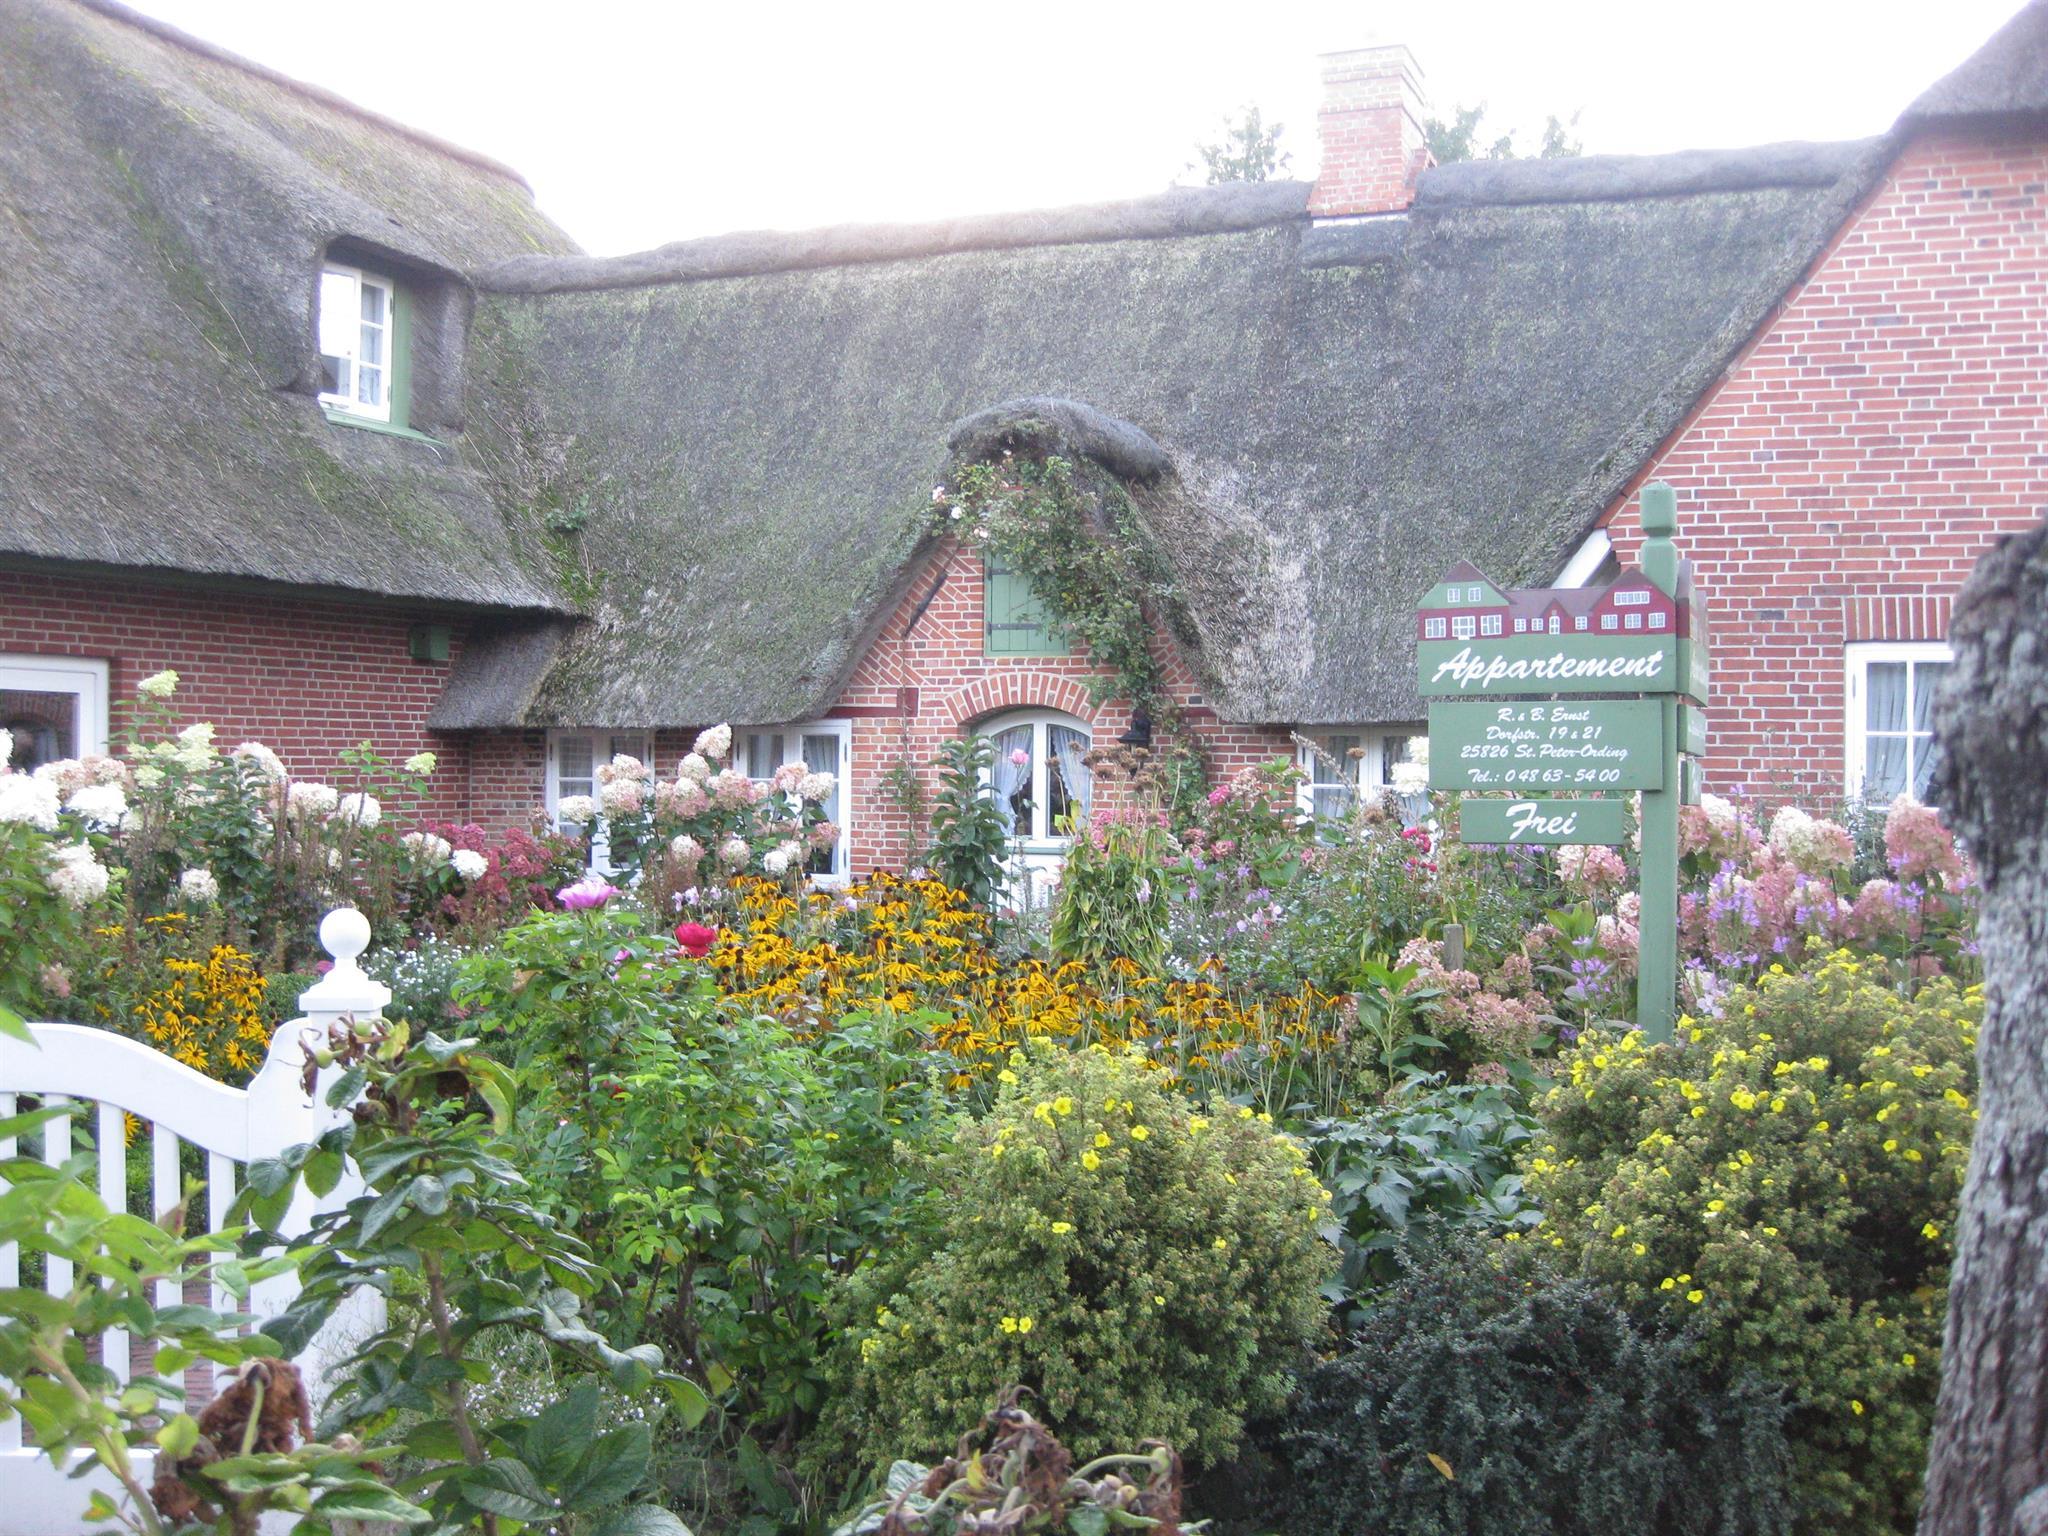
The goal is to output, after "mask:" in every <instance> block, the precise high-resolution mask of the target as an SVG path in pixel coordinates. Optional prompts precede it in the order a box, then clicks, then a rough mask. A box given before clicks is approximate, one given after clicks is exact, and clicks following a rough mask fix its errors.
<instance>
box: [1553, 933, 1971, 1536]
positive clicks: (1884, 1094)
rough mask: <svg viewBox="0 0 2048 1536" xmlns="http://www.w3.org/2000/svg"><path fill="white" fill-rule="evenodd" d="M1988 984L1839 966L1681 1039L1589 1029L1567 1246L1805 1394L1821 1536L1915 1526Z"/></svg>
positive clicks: (1731, 1355) (1562, 1246) (1734, 1356)
mask: <svg viewBox="0 0 2048 1536" xmlns="http://www.w3.org/2000/svg"><path fill="white" fill-rule="evenodd" d="M1979 998H1980V993H1979V989H1977V988H1975V987H1972V988H1970V989H1969V990H1968V991H1962V990H1959V989H1958V988H1957V987H1956V986H1955V984H1954V983H1953V982H1950V981H1946V980H1937V981H1934V982H1932V983H1930V984H1928V985H1927V986H1925V987H1923V988H1922V989H1921V991H1920V993H1919V995H1918V996H1917V997H1915V998H1912V999H1906V998H1902V997H1899V996H1898V995H1896V994H1894V993H1892V992H1890V991H1888V990H1886V989H1885V988H1884V987H1882V986H1879V985H1876V984H1874V983H1873V982H1872V981H1871V980H1870V978H1869V976H1868V975H1866V974H1864V968H1863V966H1862V965H1861V964H1860V963H1859V962H1858V961H1857V959H1856V958H1855V957H1853V956H1851V955H1850V954H1848V953H1847V952H1845V951H1844V952H1838V953H1836V954H1835V955H1833V956H1831V957H1830V958H1828V959H1827V960H1826V961H1825V962H1823V963H1822V964H1821V965H1820V966H1819V967H1818V968H1817V969H1815V970H1813V971H1811V972H1807V973H1803V974H1786V973H1784V972H1783V971H1782V969H1780V968H1778V967H1773V970H1772V973H1771V974H1767V975H1766V976H1764V977H1763V978H1762V979H1761V980H1760V981H1759V983H1758V984H1757V985H1756V986H1755V987H1753V988H1747V987H1745V988H1737V989H1736V990H1734V991H1732V992H1730V993H1729V994H1727V996H1726V998H1725V999H1724V1000H1723V1006H1722V1008H1721V1014H1720V1017H1719V1018H1718V1019H1710V1020H1699V1021H1694V1020H1692V1019H1686V1020H1684V1021H1682V1024H1681V1028H1680V1041H1679V1043H1677V1044H1673V1045H1664V1046H1649V1047H1646V1046H1642V1045H1640V1044H1639V1043H1638V1039H1637V1037H1636V1036H1634V1035H1628V1036H1625V1037H1622V1038H1620V1039H1616V1038H1615V1037H1614V1036H1612V1035H1605V1036H1602V1035H1598V1034H1588V1035H1587V1036H1586V1037H1585V1038H1583V1039H1582V1040H1581V1042H1580V1043H1579V1045H1578V1047H1577V1048H1576V1049H1575V1050H1574V1051H1573V1052H1572V1053H1571V1054H1570V1055H1569V1056H1568V1057H1567V1058H1566V1059H1565V1061H1564V1063H1563V1065H1564V1066H1565V1068H1566V1071H1567V1073H1568V1076H1567V1077H1566V1078H1565V1079H1564V1080H1562V1081H1560V1082H1559V1084H1558V1085H1557V1086H1556V1087H1555V1088H1553V1089H1552V1090H1551V1092H1550V1093H1549V1094H1548V1095H1547V1096H1546V1097H1545V1098H1544V1100H1543V1101H1542V1103H1541V1104H1540V1105H1539V1111H1540V1114H1541V1117H1542V1119H1543V1121H1544V1124H1545V1132H1546V1134H1545V1136H1544V1137H1543V1138H1542V1140H1541V1144H1540V1145H1538V1146H1536V1147H1535V1148H1534V1150H1533V1153H1532V1155H1531V1157H1530V1159H1529V1163H1528V1169H1529V1178H1528V1187H1529V1190H1530V1192H1531V1193H1532V1194H1534V1195H1535V1196H1536V1197H1537V1198H1538V1199H1539V1200H1540V1201H1541V1202H1542V1203H1543V1206H1544V1209H1545V1212H1546V1225H1545V1226H1544V1227H1543V1228H1542V1229H1541V1232H1543V1233H1548V1234H1549V1238H1550V1242H1551V1244H1552V1245H1553V1246H1554V1247H1555V1248H1556V1249H1557V1250H1558V1251H1559V1252H1560V1253H1561V1254H1562V1255H1563V1257H1564V1258H1565V1259H1566V1261H1567V1262H1568V1263H1570V1264H1571V1265H1573V1266H1574V1267H1576V1268H1577V1269H1578V1270H1579V1271H1580V1272H1581V1273H1583V1274H1585V1275H1586V1276H1588V1277H1589V1278H1592V1279H1594V1280H1597V1281H1599V1282H1601V1283H1603V1284H1605V1285H1607V1286H1609V1287H1611V1288H1612V1289H1613V1290H1614V1291H1615V1293H1616V1294H1617V1295H1618V1296H1619V1297H1620V1299H1621V1300H1622V1301H1623V1302H1624V1304H1626V1305H1629V1306H1631V1307H1635V1308H1645V1309H1650V1310H1652V1311H1657V1312H1663V1313H1667V1314H1669V1315H1672V1316H1675V1317H1679V1318H1683V1319H1684V1320H1685V1321H1687V1322H1688V1323H1691V1324H1694V1325H1696V1326H1697V1327H1699V1328H1700V1330H1701V1344H1700V1348H1701V1351H1702V1354H1703V1357H1704V1358H1705V1359H1706V1360H1707V1361H1709V1362H1710V1363H1712V1364H1713V1365H1715V1366H1717V1367H1718V1368H1719V1369H1721V1370H1722V1371H1723V1372H1724V1373H1732V1372H1734V1371H1737V1370H1745V1369H1754V1370H1759V1371H1763V1372H1766V1373H1768V1374H1769V1375H1771V1376H1773V1377H1775V1378H1777V1379H1778V1380H1781V1381H1784V1382H1786V1383H1788V1384H1789V1386H1790V1387H1791V1389H1792V1391H1793V1394H1794V1400H1793V1401H1794V1410H1795V1411H1794V1414H1793V1418H1792V1420H1791V1434H1792V1438H1793V1442H1794V1446H1795V1450H1796V1453H1797V1459H1798V1478H1797V1491H1798V1494H1799V1496H1800V1498H1801V1500H1802V1504H1803V1509H1802V1516H1801V1518H1802V1524H1803V1527H1804V1528H1805V1529H1807V1530H1815V1531H1818V1530H1823V1529H1827V1528H1831V1527H1835V1528H1847V1529H1853V1530H1856V1531H1858V1532H1879V1531H1905V1530H1909V1529H1911V1527H1912V1524H1913V1512H1914V1508H1915V1505H1916V1503H1917V1501H1918V1498H1919V1486H1920V1474H1921V1468H1922V1465H1923V1463H1924V1462H1925V1460H1926V1452H1927V1433H1928V1427H1929V1424H1930V1422H1931V1418H1932V1414H1933V1409H1934V1394H1935V1386H1936V1383H1937V1380H1938V1378H1939V1374H1940V1368H1939V1361H1938V1358H1937V1357H1938V1350H1939V1346H1940V1343H1941V1327H1942V1312H1943V1306H1944V1300H1945V1291H1946V1287H1947V1280H1948V1266H1949V1258H1950V1227H1951V1224H1952V1222H1953V1220H1954V1217H1955V1211H1956V1205H1957V1201H1958V1198H1959V1196H1960V1193H1961V1190H1962V1184H1963V1174H1964V1170H1965V1168H1966V1166H1967V1164H1968V1161H1969V1151H1970V1133H1971V1128H1972V1122H1973V1121H1974V1120H1975V1118H1976V1117H1975V1111H1974V1110H1973V1109H1972V1108H1971V1096H1972V1095H1973V1094H1974V1092H1975V1090H1976V1082H1975V1071H1974V1061H1973V1050H1974V1045H1975V1039H1976V1024H1977V1018H1978V1015H1979V1012H1980V1008H1981V1004H1980V1001H1979Z"/></svg>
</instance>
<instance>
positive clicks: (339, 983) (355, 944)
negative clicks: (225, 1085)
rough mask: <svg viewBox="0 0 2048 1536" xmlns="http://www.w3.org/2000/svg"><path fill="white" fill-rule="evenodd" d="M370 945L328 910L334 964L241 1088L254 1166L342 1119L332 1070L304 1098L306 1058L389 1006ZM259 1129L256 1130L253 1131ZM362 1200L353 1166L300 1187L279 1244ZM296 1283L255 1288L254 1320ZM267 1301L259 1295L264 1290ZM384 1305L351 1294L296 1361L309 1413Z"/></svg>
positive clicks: (351, 912) (379, 1321) (358, 920)
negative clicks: (370, 959) (368, 957)
mask: <svg viewBox="0 0 2048 1536" xmlns="http://www.w3.org/2000/svg"><path fill="white" fill-rule="evenodd" d="M369 946H370V922H369V919H368V918H366V917H364V916H363V914H362V913H360V912H358V911H357V910H356V909H355V908H354V907H336V908H335V909H334V910H333V911H332V912H329V913H328V914H327V916H326V917H324V918H322V919H321V922H320V947H321V948H322V949H324V950H326V951H327V953H328V955H329V956H330V957H331V958H332V959H333V961H334V965H333V968H332V969H331V970H329V971H328V973H327V974H326V975H325V976H323V977H322V978H321V979H320V980H319V981H317V982H315V983H314V984H313V985H312V986H311V987H308V988H307V989H306V990H305V991H304V992H302V993H300V994H299V1008H300V1010H301V1012H302V1014H303V1017H301V1018H297V1019H294V1020H292V1021H291V1022H290V1023H288V1024H285V1025H283V1026H281V1027H280V1028H279V1029H278V1032H277V1034H276V1035H275V1036H274V1037H273V1038H272V1040H271V1042H270V1055H269V1057H268V1058H267V1059H266V1060H265V1061H264V1063H263V1070H262V1071H261V1072H260V1073H258V1074H257V1076H256V1079H255V1081H253V1082H252V1083H250V1084H249V1143H250V1155H251V1156H252V1157H275V1156H277V1155H278V1154H279V1153H281V1152H283V1151H284V1150H285V1148H287V1147H290V1146H294V1145H297V1144H299V1143H302V1142H310V1141H317V1140H318V1139H319V1138H320V1137H321V1136H322V1135H324V1134H325V1133H326V1132H327V1131H328V1130H330V1129H332V1128H333V1127H334V1126H337V1125H340V1124H341V1123H342V1122H344V1121H345V1120H347V1119H348V1117H349V1106H348V1105H342V1106H340V1107H339V1108H335V1107H330V1106H329V1105H328V1103H327V1091H328V1088H329V1087H330V1086H331V1085H332V1084H333V1082H334V1080H335V1079H336V1078H337V1077H339V1076H340V1075H341V1069H340V1068H338V1067H322V1068H319V1069H318V1070H317V1071H316V1072H315V1074H314V1084H313V1092H312V1093H311V1094H310V1095H308V1094H307V1093H306V1092H305V1073H306V1059H307V1058H306V1052H307V1050H308V1049H309V1048H310V1049H317V1048H318V1047H320V1046H322V1045H324V1044H326V1042H327V1038H328V1032H329V1031H330V1030H332V1029H334V1028H335V1027H336V1026H342V1027H346V1026H347V1025H349V1024H351V1023H356V1024H361V1023H370V1022H374V1021H376V1020H378V1019H381V1018H382V1017H383V1014H384V1009H385V1007H386V1006H387V1005H388V1004H389V1003H390V1002H391V989H390V988H389V987H387V986H385V985H384V984H383V983H382V982H380V981H378V980H376V979H375V978H374V977H372V976H370V975H368V974H367V973H366V972H365V971H364V970H363V968H362V965H361V963H360V960H359V957H360V956H361V955H362V953H363V951H364V950H366V949H368V948H369ZM259 1127H260V1128H259ZM362 1192H363V1181H362V1178H361V1177H360V1175H358V1173H357V1172H356V1167H355V1164H354V1162H353V1161H351V1162H349V1163H348V1164H347V1165H346V1166H345V1168H344V1169H343V1172H342V1176H341V1182H340V1183H338V1184H337V1185H335V1187H334V1188H333V1189H332V1190H330V1191H329V1192H328V1193H327V1194H326V1195H324V1196H320V1197H318V1198H316V1197H315V1196H314V1195H312V1194H311V1193H310V1192H309V1191H308V1190H307V1189H306V1187H305V1185H304V1184H303V1183H301V1184H300V1185H299V1187H298V1190H297V1192H296V1193H295V1194H294V1195H293V1196H292V1203H291V1205H290V1206H289V1207H288V1208H287V1210H286V1212H285V1216H284V1219H283V1221H281V1222H280V1223H279V1224H278V1231H279V1233H280V1234H282V1235H283V1236H284V1237H285V1238H287V1239H296V1238H299V1237H301V1236H303V1235H304V1234H305V1233H306V1232H307V1231H308V1230H309V1229H310V1228H311V1226H312V1224H313V1220H314V1218H315V1217H316V1216H318V1215H319V1214H321V1213H322V1212H324V1211H333V1210H339V1209H340V1208H341V1207H343V1206H345V1205H347V1204H348V1202H349V1201H351V1200H353V1199H354V1198H355V1197H356V1196H357V1195H359V1194H361V1193H362ZM298 1289H299V1287H298V1281H297V1279H296V1278H295V1277H294V1276H291V1275H279V1276H278V1277H277V1278H276V1279H274V1280H268V1281H265V1282H264V1284H263V1285H261V1286H258V1287H256V1291H257V1292H258V1293H259V1294H256V1295H253V1296H252V1297H251V1310H252V1311H253V1312H255V1313H256V1315H257V1316H259V1317H268V1316H273V1315H275V1314H276V1313H277V1312H279V1311H281V1310H283V1308H285V1307H286V1306H288V1305H290V1303H291V1302H292V1300H293V1299H294V1298H295V1297H296V1296H297V1294H298ZM266 1290H267V1291H268V1294H261V1293H263V1292H265V1291H266ZM383 1322H384V1301H383V1298H382V1297H380V1296H378V1295H377V1294H376V1293H375V1292H373V1291H369V1290H357V1291H354V1292H352V1293H350V1295H349V1296H348V1298H347V1299H346V1300H344V1301H343V1302H342V1304H341V1305H340V1306H339V1307H337V1308H336V1309H335V1311H334V1315H333V1316H332V1317H330V1318H329V1319H328V1320H327V1321H326V1322H325V1323H324V1324H322V1325H321V1328H320V1331H319V1332H318V1333H316V1334H315V1335H314V1336H313V1338H312V1339H311V1340H310V1341H309V1342H308V1343H307V1345H306V1348H305V1349H304V1350H303V1351H302V1352H301V1353H300V1355H299V1367H300V1370H301V1372H302V1373H303V1374H304V1376H305V1380H306V1388H307V1391H308V1392H309V1393H310V1395H311V1396H312V1399H313V1403H314V1406H315V1408H316V1409H317V1408H318V1406H319V1404H320V1403H321V1401H322V1400H323V1399H325V1397H326V1396H327V1381H326V1377H327V1374H328V1371H329V1370H330V1369H331V1368H332V1367H333V1365H334V1364H335V1362H336V1361H339V1360H344V1359H347V1358H348V1356H349V1355H351V1354H353V1353H354V1351H355V1347H356V1345H357V1344H358V1343H359V1342H360V1341H361V1340H362V1339H363V1338H364V1337H365V1336H367V1335H368V1334H369V1333H372V1332H375V1331H376V1330H377V1329H379V1328H381V1327H382V1326H383Z"/></svg>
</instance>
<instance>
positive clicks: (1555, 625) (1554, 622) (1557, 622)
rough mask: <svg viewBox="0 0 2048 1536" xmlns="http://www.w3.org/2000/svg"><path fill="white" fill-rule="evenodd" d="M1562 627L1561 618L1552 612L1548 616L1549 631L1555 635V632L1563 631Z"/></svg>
mask: <svg viewBox="0 0 2048 1536" xmlns="http://www.w3.org/2000/svg"><path fill="white" fill-rule="evenodd" d="M1563 629H1564V623H1563V621H1562V620H1561V619H1560V618H1559V617H1558V616H1557V615H1556V614H1554V613H1553V614H1552V615H1551V616H1550V632H1551V633H1552V634H1553V635H1555V634H1559V633H1561V632H1562V631H1563Z"/></svg>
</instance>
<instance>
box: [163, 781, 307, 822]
mask: <svg viewBox="0 0 2048 1536" xmlns="http://www.w3.org/2000/svg"><path fill="white" fill-rule="evenodd" d="M141 777H142V775H141V774H140V773H139V772H138V773H137V774H136V778H137V779H138V780H139V779H140V778H141ZM340 804H341V791H340V790H338V789H336V788H335V787H334V786H333V785H332V784H315V783H313V782H312V781H311V780H309V779H301V780H300V781H299V782H298V783H296V784H294V785H292V787H291V788H290V789H287V790H286V791H285V792H284V808H285V811H286V813H287V814H288V815H292V816H299V817H303V818H306V819H308V820H311V819H312V818H314V817H324V816H331V815H333V814H334V810H335V807H336V806H338V805H340Z"/></svg>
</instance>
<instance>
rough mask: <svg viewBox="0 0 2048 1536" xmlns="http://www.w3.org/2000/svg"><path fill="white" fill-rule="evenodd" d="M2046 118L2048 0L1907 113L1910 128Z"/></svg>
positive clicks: (2037, 1)
mask: <svg viewBox="0 0 2048 1536" xmlns="http://www.w3.org/2000/svg"><path fill="white" fill-rule="evenodd" d="M2044 116H2048V0H2028V4H2027V6H2026V8H2025V9H2023V10H2022V11H2021V12H2020V13H2019V14H2018V15H2017V16H2015V17H2013V19H2012V20H2011V21H2008V22H2007V23H2006V24H2005V25H2004V26H2002V27H2000V28H1999V29H1998V31H1996V32H1995V33H1993V34H1992V36H1991V40H1990V41H1989V42H1987V43H1986V44H1985V45H1984V46H1983V47H1981V48H1979V49H1978V50H1977V51H1976V52H1975V53H1973V54H1971V55H1970V57H1969V58H1968V59H1966V60H1964V61H1963V62H1962V63H1961V64H1960V65H1958V66H1957V67H1956V68H1955V69H1953V70H1951V71H1950V72H1949V73H1948V74H1946V75H1944V76H1942V77H1941V79H1939V80H1937V81H1935V83H1934V84H1933V85H1931V86H1929V87H1928V88H1927V90H1926V91H1925V92H1924V93H1923V94H1922V95H1921V97H1920V99H1919V100H1917V101H1915V102H1914V103H1913V105H1912V106H1910V107H1908V108H1907V109H1906V117H1905V121H1906V123H1907V124H1909V125H1912V124H1923V123H1938V122H1956V121H1966V120H1969V119H1973V118H1975V119H1986V118H1988V119H1993V120H2012V121H2021V122H2032V123H2036V124H2038V123H2039V121H2040V120H2041V119H2042V118H2043V117H2044Z"/></svg>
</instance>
